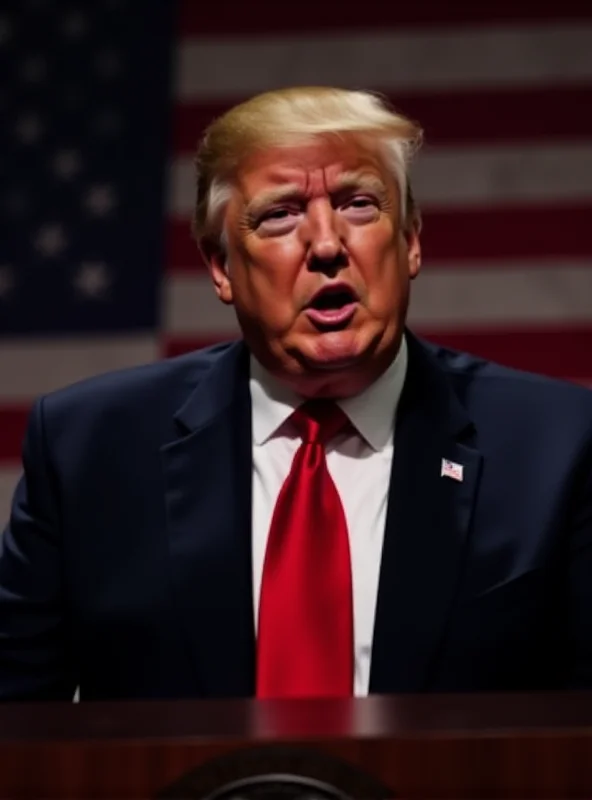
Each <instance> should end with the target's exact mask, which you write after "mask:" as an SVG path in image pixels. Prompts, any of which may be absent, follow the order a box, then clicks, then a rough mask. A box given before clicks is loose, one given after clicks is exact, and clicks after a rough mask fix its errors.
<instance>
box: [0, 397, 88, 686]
mask: <svg viewBox="0 0 592 800" xmlns="http://www.w3.org/2000/svg"><path fill="white" fill-rule="evenodd" d="M23 467H24V474H23V476H22V477H21V479H20V481H19V483H18V485H17V488H16V490H15V494H14V497H13V501H12V509H11V514H10V519H9V522H8V524H7V527H6V529H5V531H4V533H3V535H2V537H1V539H0V700H72V697H73V694H74V691H75V688H76V684H77V681H76V675H75V669H74V665H73V659H71V658H70V655H69V648H68V638H67V630H66V615H65V603H64V587H63V580H62V554H61V531H60V508H59V496H58V492H57V481H56V476H55V474H54V473H53V471H52V467H51V463H50V458H49V453H48V449H47V444H46V440H45V430H44V410H43V399H41V400H38V401H37V402H36V404H35V405H34V407H33V409H32V411H31V414H30V417H29V423H28V428H27V432H26V436H25V442H24V446H23Z"/></svg>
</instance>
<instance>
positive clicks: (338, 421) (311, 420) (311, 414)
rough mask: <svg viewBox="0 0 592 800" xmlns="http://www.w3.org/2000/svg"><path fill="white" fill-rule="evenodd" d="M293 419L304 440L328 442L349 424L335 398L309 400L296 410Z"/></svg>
mask: <svg viewBox="0 0 592 800" xmlns="http://www.w3.org/2000/svg"><path fill="white" fill-rule="evenodd" d="M292 420H293V422H294V425H295V426H296V428H297V430H298V433H299V434H300V436H301V438H302V441H303V442H307V443H313V442H319V443H320V444H326V443H327V442H328V441H330V440H331V439H333V437H334V436H336V435H337V434H338V433H340V432H341V431H343V430H344V429H345V428H346V427H347V425H348V424H349V420H348V418H347V416H346V415H345V414H344V412H343V411H342V410H341V409H340V408H339V406H338V405H337V403H335V402H334V401H333V400H307V401H306V403H304V404H303V405H301V406H300V407H299V408H297V409H296V411H294V413H293V415H292Z"/></svg>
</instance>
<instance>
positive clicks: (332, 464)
mask: <svg viewBox="0 0 592 800" xmlns="http://www.w3.org/2000/svg"><path fill="white" fill-rule="evenodd" d="M406 372H407V345H406V342H405V340H404V339H403V342H402V345H401V348H400V350H399V353H398V355H397V358H396V359H395V360H394V361H393V363H392V364H391V365H390V367H389V368H388V369H387V370H386V372H384V373H383V374H382V375H381V376H380V378H378V380H377V381H375V383H373V384H372V385H371V386H370V387H369V388H368V389H366V390H365V391H364V392H362V393H361V394H359V395H356V396H355V397H351V398H348V399H346V400H340V401H339V402H338V405H339V406H340V407H341V408H342V410H343V411H344V412H345V414H346V415H347V417H348V418H349V420H350V422H351V423H352V425H353V426H354V428H355V430H354V431H349V432H347V433H345V434H343V435H340V436H338V437H336V438H335V439H334V440H333V441H331V442H329V444H328V446H327V449H326V453H327V468H328V470H329V472H330V474H331V477H332V478H333V481H334V483H335V486H336V487H337V491H338V493H339V496H340V497H341V502H342V503H343V507H344V511H345V518H346V520H347V527H348V532H349V541H350V552H351V560H352V581H353V604H354V650H355V653H354V658H355V661H354V664H355V667H354V694H355V695H356V696H364V695H366V694H367V693H368V685H369V680H370V657H371V652H372V638H373V634H374V617H375V611H376V597H377V592H378V578H379V572H380V561H381V556H382V543H383V540H384V528H385V522H386V511H387V501H388V488H389V482H390V475H391V464H392V458H393V433H394V421H395V412H396V408H397V405H398V402H399V398H400V396H401V391H402V388H403V384H404V382H405V374H406ZM250 389H251V400H252V408H253V411H252V414H253V538H252V548H253V598H254V605H255V608H254V613H255V626H256V627H257V618H258V612H259V595H260V592H261V578H262V573H263V561H264V557H265V548H266V546H267V537H268V534H269V528H270V525H271V518H272V514H273V510H274V508H275V504H276V500H277V497H278V495H279V492H280V489H281V486H282V484H283V482H284V480H285V479H286V477H287V475H288V473H289V471H290V467H291V465H292V460H293V458H294V454H295V453H296V450H297V449H298V447H299V446H300V443H301V441H300V439H299V438H298V437H297V434H296V432H295V431H294V430H293V428H292V426H291V424H290V423H289V422H287V420H288V417H289V416H290V414H292V412H293V411H294V410H295V409H296V408H297V407H298V406H299V405H300V404H301V403H302V402H303V398H301V397H299V396H298V395H296V394H294V393H293V392H291V391H290V390H289V389H288V388H287V387H285V386H284V385H283V384H281V383H279V382H278V381H277V380H276V379H274V378H273V377H272V376H271V375H270V374H269V373H268V372H267V371H266V370H265V369H264V368H263V367H262V366H261V364H259V362H258V361H256V360H255V359H254V358H251V378H250Z"/></svg>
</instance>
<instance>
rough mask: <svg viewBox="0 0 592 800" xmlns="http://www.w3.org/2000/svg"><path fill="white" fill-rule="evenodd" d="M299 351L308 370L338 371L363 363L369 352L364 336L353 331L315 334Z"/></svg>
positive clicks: (368, 345)
mask: <svg viewBox="0 0 592 800" xmlns="http://www.w3.org/2000/svg"><path fill="white" fill-rule="evenodd" d="M311 338H312V341H310V340H309V341H308V342H307V345H308V346H306V347H303V348H302V350H301V351H300V353H301V360H302V361H303V363H304V364H306V366H307V367H308V368H309V369H310V368H311V367H312V368H313V369H319V370H339V369H345V368H347V367H353V366H355V365H356V364H359V363H360V362H361V361H363V360H364V359H365V358H366V357H367V356H368V354H369V350H371V347H370V342H366V341H365V340H366V339H367V337H366V336H364V337H363V336H361V335H360V332H359V331H357V332H354V331H347V330H345V331H331V332H327V333H317V334H315V335H314V337H311Z"/></svg>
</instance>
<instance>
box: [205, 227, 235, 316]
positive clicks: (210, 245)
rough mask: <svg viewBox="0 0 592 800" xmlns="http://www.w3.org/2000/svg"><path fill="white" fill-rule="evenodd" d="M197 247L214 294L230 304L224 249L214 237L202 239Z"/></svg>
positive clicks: (230, 288) (229, 283)
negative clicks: (205, 266) (212, 285)
mask: <svg viewBox="0 0 592 800" xmlns="http://www.w3.org/2000/svg"><path fill="white" fill-rule="evenodd" d="M199 249H200V252H201V254H202V257H203V259H204V261H205V262H206V264H207V267H208V272H209V273H210V278H211V279H212V283H213V284H214V289H215V290H216V294H217V295H218V297H219V298H220V300H221V301H222V302H223V303H226V305H232V302H233V297H232V283H231V281H230V277H229V275H228V262H227V254H226V250H225V249H224V248H223V247H222V245H221V244H220V242H219V241H216V240H214V239H202V241H201V242H200V245H199Z"/></svg>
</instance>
